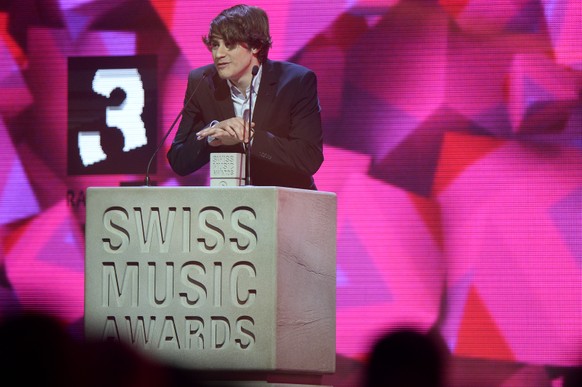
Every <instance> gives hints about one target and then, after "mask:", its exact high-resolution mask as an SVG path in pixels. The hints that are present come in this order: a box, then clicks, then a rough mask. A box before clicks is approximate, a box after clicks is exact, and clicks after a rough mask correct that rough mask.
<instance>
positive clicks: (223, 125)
mask: <svg viewBox="0 0 582 387" xmlns="http://www.w3.org/2000/svg"><path fill="white" fill-rule="evenodd" d="M254 126H255V123H254V122H252V123H251V130H252V128H253V127H254ZM247 127H248V122H246V121H245V120H243V119H242V118H240V117H233V118H229V119H227V120H224V121H220V122H219V123H218V124H216V125H214V126H212V127H209V128H206V129H202V130H201V131H199V132H198V133H196V135H197V136H198V137H197V139H198V140H202V139H207V138H209V139H211V140H212V141H209V140H208V141H209V144H210V146H219V145H236V144H239V143H241V142H244V143H245V144H246V143H248V142H249V140H250V138H251V130H248V128H247Z"/></svg>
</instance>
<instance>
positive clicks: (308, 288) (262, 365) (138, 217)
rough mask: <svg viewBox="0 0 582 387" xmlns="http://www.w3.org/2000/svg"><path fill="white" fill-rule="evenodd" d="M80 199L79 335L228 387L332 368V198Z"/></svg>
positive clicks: (162, 192)
mask: <svg viewBox="0 0 582 387" xmlns="http://www.w3.org/2000/svg"><path fill="white" fill-rule="evenodd" d="M86 200H87V202H86V203H87V214H86V215H87V216H86V229H85V233H86V246H85V249H86V251H85V334H86V337H87V338H93V339H98V340H115V341H122V342H127V343H129V344H131V345H132V346H134V347H135V348H137V349H138V350H139V351H142V352H144V353H146V354H148V356H152V357H154V358H155V359H158V360H160V361H162V362H165V363H168V364H170V365H172V366H176V367H180V368H182V369H193V370H202V371H210V372H211V373H212V372H216V375H217V376H216V377H217V378H218V379H220V378H221V377H225V375H229V376H228V378H229V379H230V380H231V381H233V380H234V381H235V382H233V383H234V384H235V385H236V383H238V382H240V383H242V384H241V385H244V386H247V385H248V386H251V385H261V386H264V385H267V386H273V385H285V386H287V385H302V386H305V385H306V383H307V384H309V385H320V383H319V382H318V380H319V381H320V380H321V378H313V377H311V376H314V375H315V376H317V375H324V374H329V373H333V372H334V371H335V334H336V322H335V321H336V314H335V312H336V306H335V300H336V293H335V290H336V213H337V210H336V207H337V198H336V195H335V194H334V193H329V192H318V191H308V190H301V189H292V188H280V187H254V186H250V187H221V188H215V187H112V188H106V187H91V188H88V190H87V198H86ZM243 375H244V377H243ZM249 375H252V376H249ZM301 376H309V377H307V378H303V379H302V378H301ZM249 378H250V379H252V380H255V379H256V383H257V384H253V383H252V382H250V381H249ZM272 380H276V381H277V383H279V382H280V381H283V383H284V384H276V383H275V384H272V382H271V381H272ZM302 380H307V382H304V381H302ZM313 380H315V382H314V381H313ZM298 381H299V383H298V384H297V382H298ZM289 382H292V383H289ZM229 383H230V382H229Z"/></svg>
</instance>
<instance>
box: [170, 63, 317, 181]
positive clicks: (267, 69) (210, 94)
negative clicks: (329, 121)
mask: <svg viewBox="0 0 582 387" xmlns="http://www.w3.org/2000/svg"><path fill="white" fill-rule="evenodd" d="M203 74H207V76H206V78H204V79H202V75H203ZM198 84H200V85H199V87H198V89H197V90H196V93H195V94H194V96H193V97H192V99H191V100H190V102H188V103H187V105H186V106H185V109H184V114H183V116H182V120H181V121H180V125H179V128H178V131H177V133H176V136H175V138H174V141H173V142H172V146H171V148H170V150H169V151H168V154H167V157H168V161H169V163H170V165H171V167H172V169H173V170H174V171H175V172H176V173H177V174H179V175H181V176H185V175H188V174H190V173H193V172H194V171H196V170H198V169H200V168H201V167H202V166H204V165H205V164H207V163H208V162H209V161H210V153H211V152H243V150H242V145H240V144H239V145H236V146H220V147H211V146H210V145H208V143H207V141H206V140H202V141H198V140H196V132H198V131H199V130H201V129H203V128H204V127H206V126H208V125H209V124H210V123H211V122H212V121H213V120H218V121H222V120H225V119H228V118H232V117H234V115H235V113H234V107H233V103H232V100H231V97H230V90H229V88H228V83H227V82H226V80H223V79H220V77H219V76H218V74H217V72H216V69H215V67H214V65H207V66H204V67H201V68H198V69H195V70H192V71H191V72H190V74H189V76H188V88H187V90H186V97H185V101H187V99H188V97H189V96H190V95H192V92H193V91H194V90H195V89H196V86H197V85H198ZM252 120H253V122H255V127H254V128H255V136H254V138H253V142H252V147H251V159H250V160H251V163H250V171H251V173H250V176H251V184H252V185H256V186H281V187H292V188H303V189H316V187H315V183H314V181H313V175H314V174H315V172H317V170H318V169H319V167H320V166H321V164H322V163H323V134H322V128H321V114H320V106H319V99H318V96H317V78H316V75H315V73H313V72H312V71H311V70H309V69H307V68H305V67H303V66H300V65H297V64H293V63H289V62H277V61H270V60H267V61H265V63H263V69H262V75H261V84H260V87H259V92H258V96H257V100H256V101H255V108H254V110H253V116H252Z"/></svg>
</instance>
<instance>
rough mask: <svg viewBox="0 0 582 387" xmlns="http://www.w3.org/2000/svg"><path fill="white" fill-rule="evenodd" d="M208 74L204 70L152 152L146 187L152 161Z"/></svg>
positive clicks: (147, 169) (146, 176) (146, 181)
mask: <svg viewBox="0 0 582 387" xmlns="http://www.w3.org/2000/svg"><path fill="white" fill-rule="evenodd" d="M207 76H208V73H207V72H204V73H203V74H202V78H200V80H199V81H198V83H197V84H196V87H195V88H194V91H193V92H192V94H190V96H189V97H188V100H187V101H186V102H185V103H184V106H183V107H182V110H180V113H178V115H177V116H176V119H175V120H174V122H173V123H172V125H171V126H170V129H168V131H167V132H166V134H165V135H164V138H162V141H160V143H159V144H158V147H157V148H156V151H155V152H154V153H153V154H152V157H150V161H149V162H148V166H147V168H146V173H145V182H144V183H145V185H146V187H149V186H150V167H151V165H152V162H153V161H154V158H155V157H156V155H157V154H158V152H159V151H160V148H161V147H162V145H163V144H164V142H165V141H166V139H167V138H168V136H169V135H170V132H171V131H172V129H174V126H175V125H176V123H177V122H178V119H179V118H180V117H182V114H184V110H186V106H187V105H188V103H189V102H190V100H191V99H192V97H194V94H195V93H196V90H198V87H200V84H201V83H202V81H203V80H204V79H205V78H206V77H207Z"/></svg>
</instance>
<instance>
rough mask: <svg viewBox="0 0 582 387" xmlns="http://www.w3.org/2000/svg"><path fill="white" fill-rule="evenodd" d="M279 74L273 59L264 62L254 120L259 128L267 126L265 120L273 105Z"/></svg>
mask: <svg viewBox="0 0 582 387" xmlns="http://www.w3.org/2000/svg"><path fill="white" fill-rule="evenodd" d="M277 79H278V77H277V74H275V69H274V68H273V65H272V63H271V61H269V60H266V61H265V63H264V64H263V72H262V75H261V85H260V86H259V94H258V95H257V101H256V102H255V109H254V110H253V122H254V123H255V124H256V127H257V128H266V127H267V126H266V125H265V122H266V120H267V117H268V115H269V111H270V110H271V108H272V106H273V101H274V99H275V93H276V89H277Z"/></svg>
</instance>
